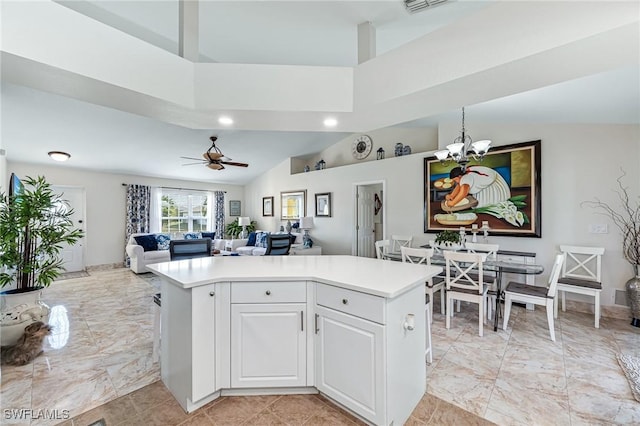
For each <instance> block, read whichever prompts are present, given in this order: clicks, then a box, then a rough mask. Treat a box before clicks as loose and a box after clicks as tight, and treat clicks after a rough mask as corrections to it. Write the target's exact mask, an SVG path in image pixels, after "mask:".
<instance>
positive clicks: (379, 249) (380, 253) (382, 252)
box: [375, 240, 391, 259]
mask: <svg viewBox="0 0 640 426" xmlns="http://www.w3.org/2000/svg"><path fill="white" fill-rule="evenodd" d="M375 246H376V257H377V258H378V259H386V254H387V253H389V249H390V248H391V241H390V240H378V241H376V242H375Z"/></svg>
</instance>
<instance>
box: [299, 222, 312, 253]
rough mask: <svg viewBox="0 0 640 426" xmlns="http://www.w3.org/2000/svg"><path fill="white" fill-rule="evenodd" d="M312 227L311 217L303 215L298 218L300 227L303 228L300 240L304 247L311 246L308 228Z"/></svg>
mask: <svg viewBox="0 0 640 426" xmlns="http://www.w3.org/2000/svg"><path fill="white" fill-rule="evenodd" d="M311 228H313V217H311V216H305V217H301V218H300V229H303V230H304V235H303V236H302V242H303V245H304V247H305V248H311V247H312V246H313V240H312V239H311V237H310V236H309V229H311Z"/></svg>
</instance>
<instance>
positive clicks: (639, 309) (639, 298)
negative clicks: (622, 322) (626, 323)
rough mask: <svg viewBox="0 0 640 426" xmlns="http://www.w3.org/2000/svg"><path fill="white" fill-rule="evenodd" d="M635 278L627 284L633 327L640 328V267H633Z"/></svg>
mask: <svg viewBox="0 0 640 426" xmlns="http://www.w3.org/2000/svg"><path fill="white" fill-rule="evenodd" d="M633 270H634V272H635V274H634V275H635V276H634V277H633V278H631V279H630V280H629V281H627V283H626V284H625V288H626V289H627V297H628V298H629V304H630V305H631V317H632V319H631V325H632V326H634V327H640V265H633Z"/></svg>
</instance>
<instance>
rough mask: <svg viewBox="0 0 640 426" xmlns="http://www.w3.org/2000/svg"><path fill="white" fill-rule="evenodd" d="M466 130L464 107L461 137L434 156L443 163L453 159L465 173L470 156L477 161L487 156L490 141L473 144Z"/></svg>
mask: <svg viewBox="0 0 640 426" xmlns="http://www.w3.org/2000/svg"><path fill="white" fill-rule="evenodd" d="M466 131H467V130H466V129H465V128H464V107H462V129H461V130H460V136H458V137H457V138H456V139H455V140H454V141H453V143H452V144H450V145H447V149H444V150H442V151H436V152H435V153H434V155H435V156H436V158H437V159H438V160H440V161H441V162H442V163H445V162H446V161H448V160H449V158H451V159H452V160H453V161H455V162H456V163H458V164H459V165H460V167H462V170H463V171H464V170H465V169H466V167H467V163H469V161H470V160H469V156H471V157H472V158H473V159H474V160H476V161H482V160H483V159H484V156H485V154H486V153H487V152H488V151H489V145H491V141H490V140H482V141H477V142H473V140H472V139H471V136H469V135H467V134H466V133H465V132H466Z"/></svg>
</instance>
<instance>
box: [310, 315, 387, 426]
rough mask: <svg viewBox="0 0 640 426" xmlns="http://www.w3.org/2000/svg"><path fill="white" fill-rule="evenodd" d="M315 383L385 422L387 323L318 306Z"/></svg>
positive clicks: (376, 421) (373, 419)
mask: <svg viewBox="0 0 640 426" xmlns="http://www.w3.org/2000/svg"><path fill="white" fill-rule="evenodd" d="M316 315H317V317H316V321H317V324H316V334H317V336H316V387H317V388H318V390H319V391H320V392H322V393H325V394H327V395H328V396H329V397H331V398H333V399H335V400H336V401H338V402H340V403H341V404H344V405H345V406H346V407H348V408H350V409H352V410H353V411H355V412H356V413H358V414H360V415H361V416H362V417H364V418H366V419H367V420H369V421H370V422H372V423H374V424H384V420H385V407H384V401H385V394H384V371H385V370H384V358H383V357H384V327H383V326H382V325H380V324H376V323H373V322H371V321H367V320H363V319H361V318H357V317H354V316H351V315H347V314H343V313H341V312H337V311H334V310H331V309H327V308H324V307H322V306H316Z"/></svg>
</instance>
